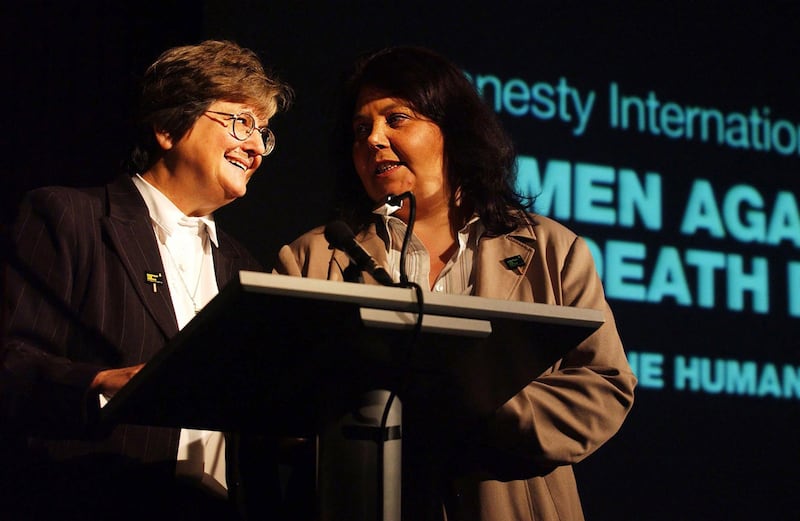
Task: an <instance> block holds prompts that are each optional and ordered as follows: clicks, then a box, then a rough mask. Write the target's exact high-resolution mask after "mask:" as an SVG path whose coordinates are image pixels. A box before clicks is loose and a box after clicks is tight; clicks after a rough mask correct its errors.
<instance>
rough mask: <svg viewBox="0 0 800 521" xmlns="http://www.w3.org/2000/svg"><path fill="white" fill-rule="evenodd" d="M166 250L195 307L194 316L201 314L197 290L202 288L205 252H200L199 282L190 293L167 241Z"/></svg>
mask: <svg viewBox="0 0 800 521" xmlns="http://www.w3.org/2000/svg"><path fill="white" fill-rule="evenodd" d="M164 248H165V249H166V250H167V253H168V254H169V260H170V261H172V265H173V266H174V267H175V271H176V272H177V273H178V278H179V279H180V281H181V286H183V289H184V291H186V295H187V296H188V297H189V300H191V301H192V306H193V307H194V314H195V315H196V314H198V313H200V306H198V305H197V300H196V297H197V290H198V289H199V288H200V279H201V278H202V276H203V264H205V262H203V261H205V257H206V256H205V255H204V253H203V251H202V250H201V251H200V267H199V268H198V270H197V282H195V284H194V291H189V286H188V284H186V281H185V280H184V279H183V275H182V274H181V269H180V268H179V267H178V263H177V262H176V261H175V256H173V255H172V251H171V250H170V249H169V246H167V243H166V241H164Z"/></svg>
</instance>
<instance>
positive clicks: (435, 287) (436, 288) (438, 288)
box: [433, 284, 442, 293]
mask: <svg viewBox="0 0 800 521" xmlns="http://www.w3.org/2000/svg"><path fill="white" fill-rule="evenodd" d="M433 289H434V290H435V291H438V292H439V293H441V292H442V285H441V284H437V285H436V286H434V287H433Z"/></svg>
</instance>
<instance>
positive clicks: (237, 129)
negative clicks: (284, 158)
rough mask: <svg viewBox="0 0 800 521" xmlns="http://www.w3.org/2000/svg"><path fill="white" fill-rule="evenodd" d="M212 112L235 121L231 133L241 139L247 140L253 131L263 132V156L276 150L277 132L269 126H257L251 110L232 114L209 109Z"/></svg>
mask: <svg viewBox="0 0 800 521" xmlns="http://www.w3.org/2000/svg"><path fill="white" fill-rule="evenodd" d="M206 112H210V113H211V114H219V115H220V116H228V118H229V119H230V120H231V121H233V125H232V127H231V134H233V137H235V138H236V139H238V140H239V141H245V140H246V139H247V138H249V137H250V136H251V135H252V134H253V131H255V130H257V131H258V133H259V134H261V139H262V140H263V142H264V152H262V153H261V155H262V156H268V155H270V154H271V153H272V151H273V150H275V134H274V133H273V132H272V130H270V128H269V127H260V128H259V127H257V126H256V117H255V116H254V115H253V114H252V113H251V112H246V111H245V112H239V113H238V114H231V113H230V112H219V111H216V110H207V111H206Z"/></svg>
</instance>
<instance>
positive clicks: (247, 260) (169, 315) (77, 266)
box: [1, 176, 261, 488]
mask: <svg viewBox="0 0 800 521" xmlns="http://www.w3.org/2000/svg"><path fill="white" fill-rule="evenodd" d="M218 238H219V247H218V248H216V247H215V248H213V259H214V268H215V271H216V277H217V284H218V286H219V288H220V289H222V288H223V287H224V286H225V284H226V283H227V282H228V281H229V280H231V278H233V277H234V276H236V274H237V272H238V270H242V269H248V270H259V269H261V268H260V266H259V264H258V262H257V261H256V260H255V259H254V258H253V257H252V256H251V255H250V254H249V253H248V252H247V251H246V250H245V249H244V248H243V247H242V246H241V245H239V244H238V243H237V242H236V241H235V240H233V239H232V238H231V237H230V236H228V235H226V234H225V233H224V232H222V231H221V230H218ZM8 250H10V251H8V252H7V253H8V260H9V262H8V264H9V269H8V270H7V280H6V292H5V293H6V297H5V298H4V306H5V309H4V313H5V315H6V319H7V328H6V334H5V338H4V339H3V346H2V352H1V354H2V358H1V359H2V364H3V365H2V367H3V371H4V378H5V382H4V385H3V386H2V389H3V390H4V391H3V395H2V397H1V398H2V413H3V416H4V417H3V418H2V420H3V425H4V429H3V433H4V435H5V436H6V437H8V438H9V439H11V440H16V441H18V440H21V439H25V440H26V441H25V442H20V443H21V444H24V445H25V446H26V450H28V453H27V454H26V457H27V458H29V459H27V460H23V461H24V463H21V465H25V466H29V463H28V461H31V460H30V458H33V459H32V461H35V462H39V463H41V464H42V465H44V466H46V465H47V462H51V461H67V462H69V461H72V462H77V461H84V462H86V461H92V462H97V461H98V460H100V459H102V460H103V461H104V462H105V463H104V465H103V466H102V467H103V468H110V467H108V465H107V464H108V462H109V461H113V462H114V465H112V467H113V468H126V469H128V468H141V466H147V467H148V468H152V469H154V471H153V472H154V475H156V474H158V475H159V476H161V477H163V478H164V479H170V478H171V476H173V475H174V462H175V457H176V454H177V446H178V438H179V430H177V429H164V428H154V427H143V426H133V425H121V426H119V427H117V428H115V429H114V430H113V432H111V433H110V435H108V436H106V435H105V434H107V433H97V432H95V429H94V428H95V424H94V421H95V420H96V418H97V416H98V412H99V406H98V403H97V397H96V395H94V394H93V393H88V392H87V391H88V388H89V385H90V383H91V382H92V380H93V378H94V375H95V374H96V373H97V372H98V371H99V370H102V369H107V368H112V367H125V366H131V365H136V364H139V363H142V362H147V361H148V360H149V359H150V358H151V357H152V356H153V355H154V354H155V353H156V352H157V351H158V350H159V349H161V348H162V347H163V346H164V344H165V343H166V341H167V340H168V339H169V338H170V337H172V336H173V335H175V334H176V333H177V332H178V325H177V322H176V319H175V313H174V311H173V307H172V301H171V297H170V293H169V288H168V286H167V284H161V285H154V284H153V283H151V282H148V280H147V274H148V273H152V274H163V273H164V268H163V266H162V263H161V258H160V255H159V250H158V245H157V242H156V238H155V234H154V233H153V228H152V224H151V221H150V218H149V215H148V210H147V206H146V205H145V203H144V200H143V199H142V198H141V196H140V194H139V192H138V191H137V190H136V188H135V186H134V185H133V183H132V181H131V179H130V178H129V177H127V176H123V177H120V178H118V179H116V180H115V181H114V182H112V183H110V184H108V185H107V186H105V187H98V188H89V189H74V188H64V187H48V188H41V189H37V190H34V191H32V192H31V193H30V194H28V196H27V197H26V198H25V200H24V201H23V203H22V205H21V211H20V215H19V219H18V220H17V222H16V224H15V226H14V227H13V229H12V231H11V238H10V241H9V244H8ZM154 289H155V290H154ZM18 459H21V458H18ZM92 465H93V464H91V465H90V466H92ZM34 466H35V465H34ZM79 466H80V465H79ZM155 469H158V470H157V471H156V470H155ZM18 470H24V469H18ZM12 472H14V471H13V470H12V471H11V472H10V473H12ZM75 472H76V474H81V475H83V474H85V472H82V471H81V470H76V471H75ZM103 472H107V471H103ZM159 479H160V478H159ZM107 480H108V474H106V479H105V480H103V481H100V482H93V483H92V484H91V485H88V486H89V487H90V488H91V487H102V486H103V485H104V484H105V483H104V481H107Z"/></svg>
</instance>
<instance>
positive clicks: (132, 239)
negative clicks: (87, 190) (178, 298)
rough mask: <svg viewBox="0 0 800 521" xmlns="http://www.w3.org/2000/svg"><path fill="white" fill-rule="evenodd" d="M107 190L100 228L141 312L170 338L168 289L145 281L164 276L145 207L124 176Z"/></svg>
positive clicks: (174, 325)
mask: <svg viewBox="0 0 800 521" xmlns="http://www.w3.org/2000/svg"><path fill="white" fill-rule="evenodd" d="M107 190H108V192H107V193H108V205H109V208H108V217H106V218H104V222H103V226H104V229H105V231H106V232H107V233H108V237H109V239H110V241H111V244H112V245H113V247H114V249H115V250H116V252H117V253H118V254H119V258H120V259H121V261H122V264H123V266H124V267H125V270H126V271H127V272H128V276H129V277H130V279H131V281H132V286H133V287H134V289H135V291H136V294H137V295H138V297H139V299H140V300H141V301H142V304H143V305H144V307H145V309H147V311H148V312H149V313H150V315H151V316H152V317H153V319H154V320H155V322H156V323H157V324H158V326H159V328H160V329H161V330H162V332H163V333H164V334H165V335H166V336H167V338H170V337H172V336H174V335H175V334H176V333H177V332H178V324H177V321H176V319H175V311H174V309H173V307H172V299H171V297H170V293H169V288H168V287H167V284H160V285H156V284H153V283H151V282H148V281H147V274H148V273H151V274H161V275H162V279H163V274H164V266H163V264H162V263H161V256H160V255H159V250H158V243H157V242H156V238H155V234H154V233H153V226H152V224H151V223H150V219H149V217H148V212H147V206H146V205H145V203H144V200H142V198H141V195H139V192H138V191H137V190H136V187H135V186H134V185H133V183H132V182H131V180H130V178H128V177H127V176H124V177H121V178H119V179H117V180H116V181H114V182H113V183H111V184H109V185H108V186H107ZM154 288H155V291H154Z"/></svg>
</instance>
